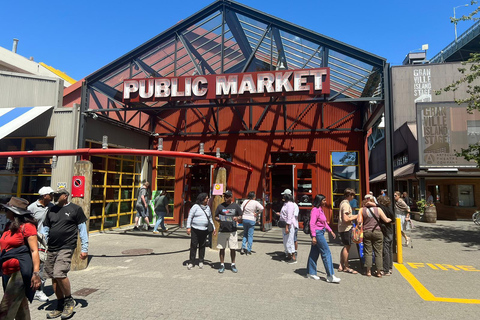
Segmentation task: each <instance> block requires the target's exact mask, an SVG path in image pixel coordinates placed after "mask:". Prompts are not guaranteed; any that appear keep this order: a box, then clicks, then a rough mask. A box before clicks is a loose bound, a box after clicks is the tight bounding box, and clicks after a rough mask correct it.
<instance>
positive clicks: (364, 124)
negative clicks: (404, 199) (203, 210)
mask: <svg viewBox="0 0 480 320" xmlns="http://www.w3.org/2000/svg"><path fill="white" fill-rule="evenodd" d="M389 79H390V76H389V65H388V64H387V63H386V61H385V59H383V58H381V57H378V56H376V55H374V54H371V53H368V52H365V51H363V50H361V49H358V48H355V47H353V46H350V45H348V44H345V43H342V42H339V41H336V40H334V39H331V38H328V37H326V36H324V35H321V34H319V33H317V32H314V31H310V30H307V29H305V28H302V27H300V26H297V25H294V24H292V23H289V22H287V21H284V20H281V19H278V18H276V17H273V16H270V15H268V14H265V13H262V12H259V11H257V10H255V9H252V8H249V7H246V6H244V5H242V4H239V3H236V2H233V1H224V0H219V1H216V2H214V3H212V4H210V5H209V6H207V7H205V8H204V9H202V10H201V11H199V12H197V13H195V14H194V15H192V16H190V17H188V18H187V19H184V20H182V21H181V22H179V23H177V24H176V25H174V26H173V27H171V28H169V29H168V30H166V31H164V32H162V33H161V34H159V35H158V36H156V37H155V38H153V39H151V40H149V41H148V42H146V43H144V44H142V45H141V46H139V47H137V48H135V49H133V50H132V51H130V52H129V53H127V54H125V55H124V56H122V57H120V58H118V59H117V60H115V61H113V62H111V63H110V64H108V65H106V66H104V67H103V68H101V69H99V70H98V71H96V72H94V73H92V74H90V75H89V76H87V77H86V78H85V79H83V81H79V82H78V83H77V84H76V85H73V86H71V87H70V88H68V89H66V90H65V94H64V106H66V107H71V106H72V107H73V106H79V108H80V109H79V114H80V116H79V129H78V148H96V147H101V144H102V139H104V138H103V137H104V136H107V137H108V138H105V139H108V140H107V141H103V142H104V143H108V145H109V148H115V147H120V148H144V149H154V150H156V149H158V148H162V149H163V150H165V151H183V152H195V153H204V154H206V155H213V156H217V157H222V158H224V159H226V160H229V161H232V162H235V163H237V164H240V165H243V166H247V167H251V168H253V171H252V172H249V171H246V170H242V169H241V168H236V167H227V185H226V188H227V189H229V190H232V192H233V194H234V197H235V199H237V200H238V199H243V198H246V195H247V193H248V192H249V191H255V192H256V195H257V198H258V199H259V200H260V201H263V202H264V203H265V206H266V208H267V210H266V212H265V215H264V217H263V219H262V223H261V225H262V229H263V230H267V229H269V228H271V226H272V221H273V220H274V219H273V216H274V214H273V211H276V210H279V205H280V204H281V201H280V193H281V192H282V191H283V190H284V189H287V188H288V189H291V190H293V193H294V196H295V200H296V201H297V203H298V204H299V206H300V208H301V214H305V213H307V212H309V210H310V209H311V203H312V200H313V197H315V195H316V194H319V193H322V194H324V195H326V196H327V199H329V201H328V203H329V207H330V210H327V214H328V217H329V219H330V220H331V222H333V223H335V222H336V217H337V214H336V212H337V209H338V206H339V203H340V200H341V199H342V198H343V191H344V189H345V188H347V187H352V188H354V189H355V190H356V191H357V193H358V198H359V199H361V198H362V197H363V195H364V194H365V193H366V192H368V176H369V173H368V156H369V155H368V147H367V139H368V135H369V132H371V130H370V129H371V128H372V127H373V126H374V125H375V123H376V122H378V121H379V118H380V116H381V115H382V113H384V112H385V114H386V116H387V117H389V114H390V103H389V86H390V85H389ZM77 104H78V105H77ZM159 144H160V145H159ZM387 153H388V150H387ZM388 158H391V157H388V156H387V159H388ZM127 160H128V161H131V163H130V164H129V166H130V168H129V169H128V170H130V171H132V170H133V171H132V172H133V173H131V172H130V171H129V174H130V175H129V178H128V181H127V180H125V181H124V180H123V176H122V174H124V173H125V172H124V170H125V169H123V161H127ZM91 161H92V162H93V163H94V178H93V179H94V181H93V189H92V207H91V208H92V210H91V218H90V219H91V224H90V228H91V230H92V229H93V230H103V229H105V228H108V227H112V226H113V227H115V226H121V225H125V224H129V223H131V222H132V217H133V215H134V202H133V201H134V199H133V198H134V197H135V195H133V194H132V190H133V189H132V188H131V186H132V185H135V186H138V184H139V182H140V180H141V179H143V178H145V179H147V180H149V181H151V186H152V190H166V191H167V193H168V195H169V197H170V199H171V204H170V205H171V210H170V216H169V217H167V219H166V220H167V222H168V223H172V224H181V223H182V220H183V219H184V218H185V216H186V214H187V212H188V208H189V207H190V204H191V203H192V202H194V201H195V198H196V196H197V194H198V193H200V192H209V193H210V192H211V191H212V185H213V182H214V177H213V174H214V173H213V172H214V170H213V166H212V165H211V163H206V162H202V161H201V160H192V159H186V158H172V157H143V158H139V157H132V158H128V159H127V158H116V157H115V156H113V155H112V156H111V157H110V158H109V156H108V155H107V156H103V157H92V158H91ZM390 164H391V163H390ZM386 167H387V172H388V171H389V170H388V167H389V163H388V162H387V163H386ZM124 184H127V185H128V188H124V187H123V186H124ZM124 189H125V190H124ZM127 189H128V190H127ZM125 199H126V200H125ZM122 201H126V203H127V204H126V205H123V204H122V203H123V202H122ZM107 206H108V207H109V208H107ZM112 208H113V209H112ZM112 210H113V211H112ZM109 217H113V218H114V221H113V222H112V223H107V222H108V221H109ZM115 217H116V218H115ZM122 217H123V218H122Z"/></svg>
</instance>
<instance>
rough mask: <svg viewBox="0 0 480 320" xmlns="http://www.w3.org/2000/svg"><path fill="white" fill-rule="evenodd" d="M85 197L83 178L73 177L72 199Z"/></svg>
mask: <svg viewBox="0 0 480 320" xmlns="http://www.w3.org/2000/svg"><path fill="white" fill-rule="evenodd" d="M84 196H85V177H84V176H73V178H72V197H77V198H83V197H84Z"/></svg>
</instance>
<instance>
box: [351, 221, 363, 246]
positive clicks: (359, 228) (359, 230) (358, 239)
mask: <svg viewBox="0 0 480 320" xmlns="http://www.w3.org/2000/svg"><path fill="white" fill-rule="evenodd" d="M352 242H353V243H356V244H359V243H362V242H363V223H361V222H360V223H359V224H357V225H355V226H354V227H353V230H352Z"/></svg>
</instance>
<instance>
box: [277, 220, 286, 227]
mask: <svg viewBox="0 0 480 320" xmlns="http://www.w3.org/2000/svg"><path fill="white" fill-rule="evenodd" d="M277 226H278V227H279V228H282V229H283V228H286V227H287V221H283V220H278V223H277Z"/></svg>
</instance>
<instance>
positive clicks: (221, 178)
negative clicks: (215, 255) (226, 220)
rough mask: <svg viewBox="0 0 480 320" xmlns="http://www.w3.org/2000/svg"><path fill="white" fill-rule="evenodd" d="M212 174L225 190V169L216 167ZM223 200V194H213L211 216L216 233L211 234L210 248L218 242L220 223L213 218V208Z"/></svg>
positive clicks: (214, 246) (215, 208) (215, 246)
mask: <svg viewBox="0 0 480 320" xmlns="http://www.w3.org/2000/svg"><path fill="white" fill-rule="evenodd" d="M214 176H215V178H214V179H215V183H221V184H223V191H225V190H227V169H225V168H223V167H219V168H216V169H215V171H214ZM223 201H224V199H223V195H221V196H214V198H213V203H212V216H213V218H214V219H213V223H215V230H217V234H216V235H214V236H212V249H216V248H217V244H218V240H217V238H218V229H219V228H220V223H219V222H218V221H216V220H215V210H217V207H218V205H219V204H220V203H222V202H223Z"/></svg>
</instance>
